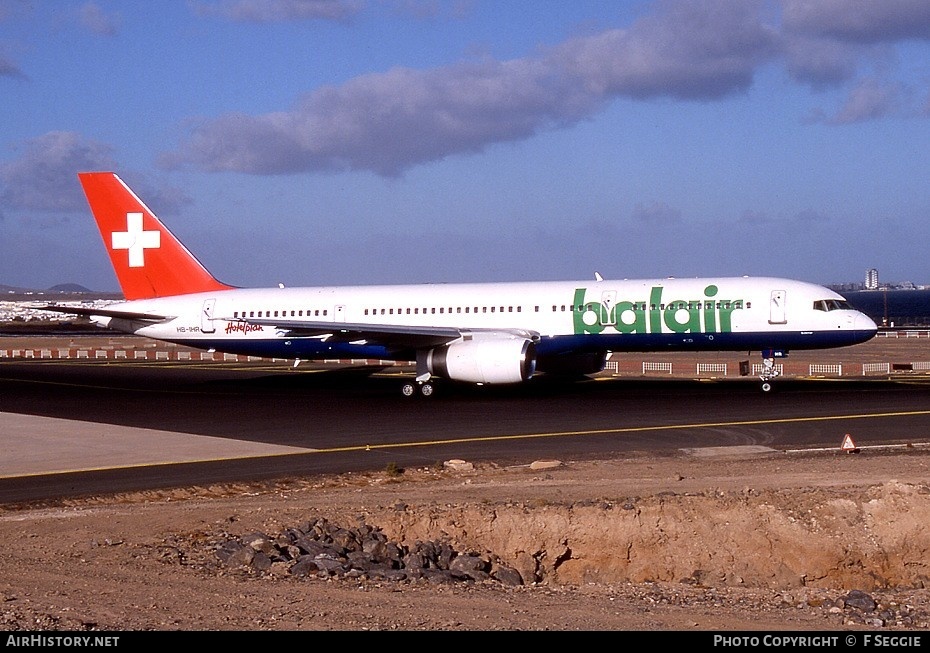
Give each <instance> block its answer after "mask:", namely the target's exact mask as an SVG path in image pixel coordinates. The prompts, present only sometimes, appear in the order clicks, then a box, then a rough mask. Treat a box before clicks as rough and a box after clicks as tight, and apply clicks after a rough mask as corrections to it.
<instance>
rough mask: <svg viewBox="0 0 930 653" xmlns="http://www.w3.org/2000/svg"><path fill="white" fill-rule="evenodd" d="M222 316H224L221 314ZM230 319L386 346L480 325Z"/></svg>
mask: <svg viewBox="0 0 930 653" xmlns="http://www.w3.org/2000/svg"><path fill="white" fill-rule="evenodd" d="M224 319H226V318H224ZM229 321H230V322H236V321H239V322H242V321H245V322H248V323H249V324H259V325H262V326H271V327H275V328H278V329H282V330H284V331H286V332H287V335H289V336H293V337H295V338H300V337H304V338H313V337H317V338H319V337H326V338H327V341H330V340H332V341H336V342H356V341H366V342H367V343H371V344H378V345H385V346H387V347H402V348H415V349H419V348H422V347H436V346H439V345H444V344H446V343H448V342H452V341H453V340H457V339H458V338H461V337H462V336H463V335H465V334H466V333H474V332H478V331H482V329H459V328H456V327H440V326H412V325H400V324H367V323H361V322H360V323H353V322H307V321H298V320H275V319H269V318H249V319H247V320H242V319H238V320H237V319H236V318H232V319H229ZM493 331H494V332H496V333H501V332H504V331H506V332H507V333H511V334H512V335H516V336H520V337H524V338H528V339H535V338H538V337H539V334H537V333H530V332H525V331H522V330H508V329H494V330H493Z"/></svg>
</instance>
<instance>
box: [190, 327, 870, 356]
mask: <svg viewBox="0 0 930 653" xmlns="http://www.w3.org/2000/svg"><path fill="white" fill-rule="evenodd" d="M874 335H875V332H874V331H870V330H865V331H846V330H836V331H814V332H803V333H802V332H797V331H795V332H790V331H786V332H782V333H777V334H773V333H695V334H680V333H676V334H671V333H647V334H614V335H605V334H599V335H590V334H581V335H566V336H552V337H543V338H542V339H540V341H539V342H538V343H537V347H536V350H537V352H538V354H539V355H540V356H548V355H554V354H568V353H586V352H598V351H613V352H649V351H655V352H665V351H683V352H686V351H747V352H748V351H760V350H763V349H778V350H783V351H790V350H792V349H798V350H803V349H828V348H832V347H845V346H848V345H855V344H858V343H861V342H865V341H867V340H869V339H871V338H872V337H873V336H874ZM172 342H175V343H177V344H180V345H185V346H188V347H193V348H195V349H215V350H216V351H220V352H227V353H230V354H242V355H247V356H259V357H262V358H288V359H295V358H301V359H304V360H313V359H324V358H369V359H379V360H392V359H398V360H413V359H414V358H415V354H414V352H413V350H410V351H404V352H398V351H397V350H396V349H394V348H388V347H384V346H382V345H373V344H365V345H359V344H351V343H348V342H328V343H327V342H323V341H321V340H319V339H318V338H262V339H259V338H237V339H229V338H218V339H216V340H204V339H199V338H198V339H190V340H187V339H183V340H182V339H179V340H172Z"/></svg>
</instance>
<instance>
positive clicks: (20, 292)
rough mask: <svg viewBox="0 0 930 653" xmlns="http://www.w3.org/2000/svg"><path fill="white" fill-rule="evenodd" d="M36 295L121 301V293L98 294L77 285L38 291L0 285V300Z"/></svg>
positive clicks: (63, 284)
mask: <svg viewBox="0 0 930 653" xmlns="http://www.w3.org/2000/svg"><path fill="white" fill-rule="evenodd" d="M36 295H80V296H81V299H122V298H123V295H122V293H118V292H98V291H96V290H89V289H88V288H85V287H84V286H82V285H80V284H77V283H60V284H58V285H57V286H52V287H51V288H48V289H45V290H40V289H38V288H21V287H19V286H7V285H5V284H2V283H0V300H9V301H19V300H28V299H32V298H34V297H35V296H36Z"/></svg>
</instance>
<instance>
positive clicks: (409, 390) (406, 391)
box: [400, 383, 417, 397]
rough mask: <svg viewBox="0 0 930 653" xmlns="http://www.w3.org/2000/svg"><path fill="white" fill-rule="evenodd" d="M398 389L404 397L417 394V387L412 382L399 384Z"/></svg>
mask: <svg viewBox="0 0 930 653" xmlns="http://www.w3.org/2000/svg"><path fill="white" fill-rule="evenodd" d="M400 391H401V394H403V395H404V396H405V397H413V396H415V395H416V394H417V387H416V386H415V385H414V384H412V383H405V384H404V385H402V386H401V388H400Z"/></svg>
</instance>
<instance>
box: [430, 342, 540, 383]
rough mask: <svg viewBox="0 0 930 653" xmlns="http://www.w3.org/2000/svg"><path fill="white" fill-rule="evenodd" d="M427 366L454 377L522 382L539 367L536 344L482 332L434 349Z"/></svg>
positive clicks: (470, 381) (432, 372)
mask: <svg viewBox="0 0 930 653" xmlns="http://www.w3.org/2000/svg"><path fill="white" fill-rule="evenodd" d="M427 369H429V372H430V374H434V375H436V376H440V377H444V378H447V379H452V380H453V381H466V382H469V383H520V382H521V381H526V380H527V379H529V378H530V377H531V376H533V373H534V372H535V371H536V345H535V344H534V343H533V341H532V340H528V339H526V338H521V337H517V336H510V335H507V334H494V335H491V334H482V335H481V336H474V337H471V338H466V339H464V340H458V341H456V342H452V343H450V344H448V345H443V346H442V347H437V348H435V349H433V350H431V351H430V352H429V355H428V356H427Z"/></svg>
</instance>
